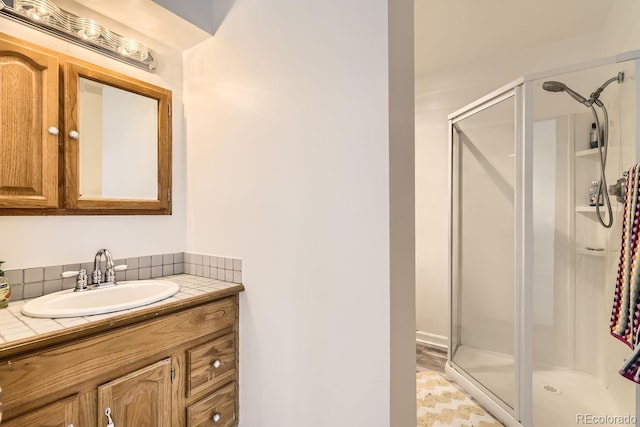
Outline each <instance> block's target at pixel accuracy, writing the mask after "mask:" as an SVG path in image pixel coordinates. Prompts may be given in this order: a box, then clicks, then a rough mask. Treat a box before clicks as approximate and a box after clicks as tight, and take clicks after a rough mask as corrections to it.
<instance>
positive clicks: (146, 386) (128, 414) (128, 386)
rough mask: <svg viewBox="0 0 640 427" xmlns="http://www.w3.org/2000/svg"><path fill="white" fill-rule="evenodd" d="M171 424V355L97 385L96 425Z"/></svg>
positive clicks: (161, 426)
mask: <svg viewBox="0 0 640 427" xmlns="http://www.w3.org/2000/svg"><path fill="white" fill-rule="evenodd" d="M107 409H108V410H109V412H110V417H111V420H112V421H113V424H114V425H116V426H117V427H126V426H136V427H171V359H170V358H168V359H164V360H161V361H160V362H158V363H154V364H153V365H150V366H147V367H145V368H142V369H140V370H138V371H135V372H133V373H131V374H129V375H126V376H124V377H122V378H118V379H115V380H113V381H111V382H108V383H107V384H103V385H101V386H100V387H98V426H107V425H108V421H109V419H108V417H107V416H106V415H105V413H106V411H107Z"/></svg>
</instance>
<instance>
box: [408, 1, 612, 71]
mask: <svg viewBox="0 0 640 427" xmlns="http://www.w3.org/2000/svg"><path fill="white" fill-rule="evenodd" d="M614 1H615V0H535V1H531V0H482V1H478V0H446V1H434V0H415V23H414V24H415V67H416V75H418V76H420V75H424V74H427V73H430V72H433V71H436V70H439V69H443V68H448V67H452V66H455V65H457V64H461V63H465V62H469V61H473V60H477V59H479V58H481V57H485V56H490V55H495V54H505V53H508V52H510V51H514V50H517V49H522V48H527V47H533V46H535V45H542V44H547V43H551V42H554V41H559V40H564V39H568V38H572V37H577V36H580V35H583V34H588V33H593V32H597V31H599V30H600V29H601V28H602V26H603V24H604V21H605V19H606V17H607V14H608V12H609V10H610V8H611V7H612V5H613V3H614Z"/></svg>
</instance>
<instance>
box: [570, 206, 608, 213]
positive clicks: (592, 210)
mask: <svg viewBox="0 0 640 427" xmlns="http://www.w3.org/2000/svg"><path fill="white" fill-rule="evenodd" d="M605 211H606V208H605V207H604V206H600V212H605ZM576 212H580V213H596V207H595V206H576Z"/></svg>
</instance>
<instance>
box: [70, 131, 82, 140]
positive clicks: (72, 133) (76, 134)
mask: <svg viewBox="0 0 640 427" xmlns="http://www.w3.org/2000/svg"><path fill="white" fill-rule="evenodd" d="M69 136H70V137H71V138H72V139H78V137H79V136H80V134H79V133H78V131H77V130H72V131H71V132H69Z"/></svg>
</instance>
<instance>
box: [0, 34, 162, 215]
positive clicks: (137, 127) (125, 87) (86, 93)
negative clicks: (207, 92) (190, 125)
mask: <svg viewBox="0 0 640 427" xmlns="http://www.w3.org/2000/svg"><path fill="white" fill-rule="evenodd" d="M96 88H99V89H96ZM103 88H104V89H103ZM92 90H93V91H95V90H101V91H102V90H104V94H103V93H102V92H100V93H96V92H91V91H92ZM171 102H172V94H171V91H170V90H167V89H164V88H160V87H158V86H154V85H152V84H149V83H146V82H143V81H140V80H137V79H133V78H131V77H129V76H126V75H124V74H120V73H116V72H112V71H110V70H107V69H105V68H102V67H98V66H96V65H93V64H89V63H87V62H84V61H81V60H78V59H75V58H71V57H69V56H67V55H64V54H62V53H59V52H55V51H52V50H49V49H46V48H44V47H40V46H37V45H34V44H31V43H28V42H25V41H23V40H19V39H16V38H13V37H11V36H8V35H5V34H1V33H0V215H106V214H111V215H113V214H124V215H134V214H140V215H150V214H154V215H168V214H171V175H172V172H171V171H172V168H171V134H172V126H171ZM141 105H143V106H145V107H146V108H147V110H143V109H142V108H141ZM143 111H144V112H143ZM136 114H139V116H137V115H136ZM141 118H144V119H145V120H144V121H143V120H141ZM127 122H128V123H129V125H128V126H127V125H125V123H127ZM83 126H84V128H83ZM143 130H144V131H143ZM142 141H145V144H146V145H144V146H143V143H142Z"/></svg>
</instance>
